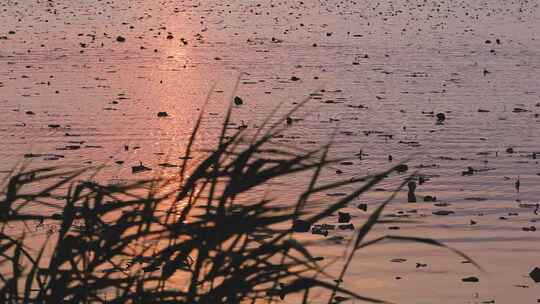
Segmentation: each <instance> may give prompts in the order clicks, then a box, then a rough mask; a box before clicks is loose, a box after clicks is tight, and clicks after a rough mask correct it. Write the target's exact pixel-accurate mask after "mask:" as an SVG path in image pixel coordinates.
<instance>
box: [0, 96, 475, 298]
mask: <svg viewBox="0 0 540 304" xmlns="http://www.w3.org/2000/svg"><path fill="white" fill-rule="evenodd" d="M299 106H301V104H300V105H299ZM296 109H297V108H295V109H293V111H295V110H296ZM291 113H292V112H291ZM291 113H288V115H286V116H284V117H285V118H283V119H281V120H278V121H277V122H276V123H275V124H272V125H270V124H269V123H268V122H266V123H265V125H264V130H265V133H264V134H261V133H262V131H261V132H258V133H257V134H256V135H255V136H256V137H255V138H250V140H247V139H246V137H247V136H246V134H245V131H244V130H241V129H240V130H236V131H234V133H233V134H227V131H226V130H227V128H226V127H227V126H228V125H229V121H230V114H231V110H230V109H229V111H228V113H227V115H226V119H225V121H224V124H223V129H222V132H221V134H220V137H219V140H218V142H217V145H216V147H215V148H214V149H213V150H211V151H209V152H208V153H207V154H206V156H205V158H204V159H202V160H200V161H195V160H192V158H191V156H192V155H191V154H192V149H193V144H194V142H195V141H196V137H197V134H198V131H199V128H200V125H201V118H199V120H198V121H197V123H196V126H195V128H194V131H193V133H192V136H191V139H190V140H189V142H188V144H187V149H186V152H185V155H184V156H183V157H182V159H183V163H182V165H181V167H180V170H179V172H178V176H177V177H175V178H174V179H162V178H156V179H152V180H146V181H141V182H133V183H131V184H128V185H101V184H98V183H96V182H91V181H83V182H81V181H77V179H78V178H79V177H80V176H81V174H82V173H83V171H69V172H66V171H63V170H61V169H59V168H45V169H40V170H34V171H30V172H23V173H20V174H17V175H14V176H12V177H10V178H9V179H8V180H7V181H6V182H5V183H6V185H5V187H4V188H5V190H4V192H3V196H2V198H1V201H0V209H1V213H0V227H1V230H0V267H1V268H0V269H1V271H0V300H1V301H2V302H3V303H21V302H24V303H173V302H175V303H208V304H214V303H256V302H259V301H260V302H273V301H276V300H278V299H284V298H286V297H287V295H289V294H291V293H297V294H299V295H303V300H302V301H303V302H304V303H307V302H308V300H307V299H308V296H309V290H311V289H313V288H321V289H325V290H327V291H328V296H329V300H328V303H333V302H334V297H335V296H336V294H342V295H347V296H348V297H352V298H356V299H360V300H365V301H367V302H373V303H383V301H380V300H377V299H372V298H368V297H364V296H362V295H359V294H357V293H355V292H353V291H350V290H346V289H345V288H342V287H341V282H342V280H343V278H344V276H345V272H346V270H347V268H348V267H349V263H350V262H351V259H352V257H353V255H354V254H355V252H356V251H357V250H359V249H361V248H363V247H366V246H369V245H372V244H375V243H377V242H379V241H382V240H383V239H384V238H379V239H375V240H369V241H366V240H365V237H366V236H367V235H368V234H369V232H370V230H371V229H372V227H373V226H374V225H375V224H376V223H377V222H379V219H380V217H381V214H382V211H383V209H384V207H385V206H386V204H387V203H388V202H389V201H387V202H385V203H384V204H382V205H380V206H379V207H378V208H377V209H376V210H375V211H374V212H373V213H372V214H371V216H370V217H369V219H368V220H367V221H366V222H365V223H364V224H363V226H361V227H360V229H358V230H357V231H356V233H355V236H354V237H355V239H354V241H353V242H352V244H353V245H352V247H351V248H350V250H349V254H348V256H347V259H346V261H345V265H344V267H343V271H342V272H341V274H340V275H339V277H338V278H333V277H331V276H330V275H329V274H327V273H325V270H324V267H322V266H321V265H320V264H319V262H318V260H316V259H314V258H313V257H312V256H311V254H310V251H309V246H308V244H306V243H304V242H301V241H299V240H297V239H296V238H295V237H296V236H297V235H296V234H295V233H294V232H293V230H292V228H291V227H292V226H293V222H295V221H298V220H299V219H302V221H303V223H305V224H307V225H311V224H314V223H316V222H318V221H320V220H322V219H325V218H326V217H328V216H330V215H332V214H334V213H335V212H337V211H338V210H340V209H341V208H343V207H345V206H347V204H349V203H350V202H351V201H353V200H354V199H356V198H357V197H358V196H360V195H362V194H363V193H365V192H367V191H369V190H370V189H371V188H373V186H375V185H376V184H377V183H378V182H380V181H381V180H382V179H384V178H385V177H387V176H388V175H390V174H392V173H393V172H394V171H395V168H391V169H389V170H388V171H386V172H382V173H381V174H377V175H373V176H366V177H363V178H355V179H347V180H343V181H338V182H331V183H328V184H320V181H319V176H320V174H321V171H322V170H323V169H324V168H325V167H327V166H329V165H331V164H332V163H334V162H335V161H337V160H328V146H324V147H322V148H321V149H318V150H315V151H303V152H302V151H296V152H291V151H293V150H291V149H289V148H284V147H281V146H279V145H271V141H272V138H274V137H275V136H276V135H278V134H280V132H282V131H283V128H287V127H291V126H288V124H286V123H284V121H285V119H286V117H289V116H290V114H291ZM306 171H311V172H312V174H313V175H312V178H311V180H310V181H309V183H308V184H307V185H306V190H305V191H304V192H303V194H301V195H300V196H299V198H298V200H297V202H296V203H295V204H291V206H290V207H282V206H281V207H280V206H277V204H275V203H273V202H272V201H271V200H267V199H264V198H261V199H259V200H255V201H253V200H249V201H245V200H242V201H238V202H237V200H239V199H238V197H240V196H242V194H246V193H248V192H249V191H251V190H253V189H254V188H256V187H258V186H261V185H265V184H267V183H268V182H269V181H270V180H274V179H276V178H286V177H287V176H289V175H291V174H294V173H298V172H306ZM408 181H409V180H406V181H405V184H406V183H407V182H408ZM36 185H37V186H41V187H42V188H43V189H42V190H35V191H34V192H33V193H31V194H26V193H25V192H24V189H28V188H31V189H35V188H33V186H36ZM44 185H46V186H44ZM354 185H356V186H355V187H356V188H355V190H354V191H352V192H350V194H348V195H346V196H344V197H341V198H338V199H334V201H329V202H328V203H327V204H325V205H324V206H323V207H322V211H321V210H319V211H315V210H312V209H309V210H308V209H307V206H308V205H309V201H310V198H311V196H312V195H315V194H318V193H321V192H323V191H328V190H332V189H335V188H338V187H343V186H354ZM66 187H67V190H65V193H64V194H63V195H60V194H59V191H60V190H61V189H65V188H66ZM164 189H168V190H164ZM171 189H172V190H171ZM319 206H320V205H319ZM30 207H31V208H30ZM32 210H33V211H34V212H31V211H32ZM36 210H41V211H36ZM43 210H48V211H47V212H48V213H47V214H43V213H40V212H44V211H43ZM29 222H33V223H37V225H44V224H48V223H54V224H55V225H56V227H57V229H56V230H52V231H48V233H46V234H45V235H44V236H42V237H41V239H40V241H39V242H38V244H39V245H38V247H37V249H36V248H35V244H34V245H29V241H28V236H27V234H26V233H19V234H17V233H14V232H12V230H13V229H11V230H10V227H13V226H14V225H15V226H17V225H20V226H21V227H24V225H27V224H28V223H29ZM386 238H392V239H399V240H407V241H415V242H421V243H427V244H432V245H437V246H444V245H442V244H440V243H438V242H436V241H434V240H430V239H422V238H406V237H396V236H387V237H386ZM34 242H35V238H34ZM47 248H49V249H47ZM458 253H459V252H458ZM459 254H460V255H462V256H464V255H463V254H461V253H459ZM464 257H465V256H464ZM465 258H467V257H465ZM467 259H468V258H467ZM336 279H337V280H336ZM336 282H338V283H336ZM300 298H302V297H300Z"/></svg>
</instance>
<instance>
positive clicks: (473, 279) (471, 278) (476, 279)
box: [461, 277, 480, 283]
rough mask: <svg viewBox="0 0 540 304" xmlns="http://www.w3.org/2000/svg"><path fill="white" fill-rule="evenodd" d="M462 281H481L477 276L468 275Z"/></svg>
mask: <svg viewBox="0 0 540 304" xmlns="http://www.w3.org/2000/svg"><path fill="white" fill-rule="evenodd" d="M461 281H463V282H467V283H476V282H480V280H479V279H478V278H477V277H466V278H463V279H461Z"/></svg>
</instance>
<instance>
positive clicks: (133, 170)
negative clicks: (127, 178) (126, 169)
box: [131, 162, 152, 174]
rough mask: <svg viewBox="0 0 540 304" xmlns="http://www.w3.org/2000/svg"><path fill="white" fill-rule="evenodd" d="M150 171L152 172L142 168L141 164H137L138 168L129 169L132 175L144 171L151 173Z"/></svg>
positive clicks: (144, 167)
mask: <svg viewBox="0 0 540 304" xmlns="http://www.w3.org/2000/svg"><path fill="white" fill-rule="evenodd" d="M151 170H152V169H151V168H148V167H146V166H144V165H143V163H142V162H139V165H138V166H133V167H131V173H133V174H136V173H141V172H145V171H151Z"/></svg>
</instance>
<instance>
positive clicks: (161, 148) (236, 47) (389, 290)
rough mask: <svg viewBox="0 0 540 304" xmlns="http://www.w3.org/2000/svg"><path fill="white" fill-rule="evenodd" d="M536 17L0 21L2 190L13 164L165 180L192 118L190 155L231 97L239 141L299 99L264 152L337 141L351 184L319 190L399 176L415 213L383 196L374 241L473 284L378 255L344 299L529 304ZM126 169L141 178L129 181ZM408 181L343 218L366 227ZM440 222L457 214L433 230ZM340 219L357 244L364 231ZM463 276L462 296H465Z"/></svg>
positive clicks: (228, 13) (317, 11)
mask: <svg viewBox="0 0 540 304" xmlns="http://www.w3.org/2000/svg"><path fill="white" fill-rule="evenodd" d="M538 16H540V15H539V10H538V2H537V1H513V2H510V1H500V0H495V1H489V2H485V1H476V0H468V1H456V2H454V1H433V2H424V1H406V0H396V1H389V2H377V1H371V0H368V1H358V2H354V1H339V2H333V1H322V0H321V1H312V0H304V1H294V2H291V1H258V0H257V1H236V0H231V1H215V0H208V1H159V2H157V1H129V2H126V1H117V0H114V1H107V2H105V1H96V0H90V1H66V0H60V1H54V2H52V1H39V2H36V1H20V2H13V1H4V2H2V3H1V4H0V20H1V21H2V30H0V66H1V67H2V69H0V139H1V142H2V144H1V145H0V156H1V160H0V178H1V177H6V176H8V175H10V174H11V173H12V170H13V169H14V168H17V166H18V165H20V164H21V163H24V164H25V165H26V166H27V167H28V168H34V167H42V166H50V165H54V166H57V165H58V166H67V167H73V166H99V165H104V168H103V169H102V170H101V171H100V173H99V175H98V177H97V178H99V179H101V180H104V181H107V182H118V181H123V180H132V179H135V178H141V177H143V178H145V177H151V176H153V175H154V174H155V172H156V171H157V167H158V164H160V163H163V162H169V163H172V164H178V163H179V162H180V160H178V156H179V155H181V153H182V152H183V151H184V150H183V149H184V147H185V142H186V140H187V139H188V137H189V134H190V132H191V130H192V127H193V125H194V122H195V120H196V119H197V117H198V116H199V115H200V113H201V109H202V108H203V106H204V104H205V103H206V102H207V101H208V105H207V106H206V110H205V113H206V115H205V116H204V117H205V118H204V121H203V122H204V128H203V129H202V131H201V136H200V137H199V140H198V141H197V145H196V146H197V149H203V148H208V146H209V145H210V144H211V143H214V142H215V139H216V137H217V136H218V134H219V133H218V132H219V129H220V126H221V123H222V122H223V119H224V116H225V113H226V109H227V107H228V106H229V104H230V102H231V99H232V98H233V97H234V96H241V97H242V99H243V100H244V104H243V105H242V106H235V107H233V122H235V123H236V124H238V125H240V124H241V123H242V122H243V123H244V124H246V125H247V130H246V131H247V132H254V131H255V130H256V129H257V126H260V125H261V124H262V122H263V121H264V119H265V118H267V117H268V116H269V115H272V113H273V110H274V109H275V108H276V107H277V106H278V105H279V104H282V106H281V108H280V110H279V111H278V112H277V114H275V116H274V117H279V116H280V115H283V113H285V112H286V111H287V110H288V109H290V108H292V107H293V106H294V105H295V103H297V102H301V101H302V100H305V99H306V98H309V99H310V100H309V101H308V102H307V104H306V105H305V106H304V107H303V108H302V110H301V113H297V114H296V113H295V114H294V115H293V118H299V119H298V120H297V121H295V122H294V123H293V126H291V127H290V128H288V129H286V130H285V131H284V137H283V138H281V139H277V140H276V142H277V143H281V144H288V145H291V146H297V147H300V148H303V149H308V150H310V149H315V148H317V147H320V146H322V145H324V144H326V143H327V142H328V141H329V140H330V138H331V135H332V134H333V133H335V137H334V140H333V145H332V148H331V155H332V156H333V157H336V158H338V157H347V158H351V160H352V164H349V165H340V164H336V165H334V166H332V167H331V168H329V169H328V170H327V171H326V172H325V174H324V177H323V178H324V179H325V180H337V179H343V178H351V177H358V176H362V175H365V174H370V173H376V172H381V171H383V170H385V169H388V168H390V167H391V166H392V165H395V164H397V163H399V162H400V161H406V160H407V161H408V165H409V167H410V169H409V172H412V171H415V170H418V173H419V174H421V175H423V176H425V177H426V178H427V179H428V181H427V182H426V183H424V184H422V185H418V187H417V191H416V192H417V195H418V203H407V193H406V191H400V193H399V194H398V196H397V198H396V199H395V200H394V201H393V202H392V204H391V205H390V206H389V208H388V209H387V211H386V212H385V214H386V216H389V219H395V217H397V218H400V219H407V220H411V222H410V223H407V224H399V225H398V226H399V227H400V229H399V230H393V229H389V227H391V226H396V224H381V225H379V226H378V227H377V228H376V231H375V233H374V234H373V236H377V235H381V234H386V233H389V234H398V235H412V236H422V237H433V238H436V239H438V240H441V241H443V242H444V243H445V244H447V245H449V246H452V247H454V248H456V249H459V250H461V251H464V252H465V253H467V254H468V255H470V256H471V257H472V258H474V259H475V260H476V261H477V262H478V263H479V264H480V265H482V267H484V268H485V270H486V272H485V273H482V272H480V271H478V270H477V269H475V268H474V267H473V266H472V265H471V264H464V263H462V259H461V258H460V257H458V256H456V255H454V254H452V253H451V252H449V251H447V250H444V249H440V248H433V247H428V246H425V245H412V244H411V245H405V244H402V243H400V244H395V243H391V244H386V245H381V246H379V247H373V248H370V249H367V250H362V251H361V252H359V253H358V254H357V255H356V257H355V259H354V262H353V264H352V267H351V269H350V270H349V272H348V273H349V275H348V276H347V278H346V280H345V286H346V287H348V288H350V289H352V290H355V291H356V292H358V293H361V294H363V295H367V296H372V297H377V298H381V299H385V300H389V301H394V302H399V303H508V302H510V301H513V302H515V303H536V302H537V301H538V300H537V299H540V289H539V287H538V286H537V285H535V283H534V281H532V280H531V279H530V278H529V277H528V273H529V272H530V271H531V270H532V269H533V268H534V267H537V266H540V261H539V260H538V254H539V252H540V242H539V241H540V235H539V233H540V231H525V230H524V229H523V228H530V227H535V226H537V223H536V221H537V220H538V219H540V217H539V216H538V215H537V214H536V213H535V205H536V204H537V203H538V202H539V201H540V199H539V197H538V196H539V195H540V190H539V188H538V185H539V184H540V165H539V164H538V161H537V159H536V153H540V144H539V143H540V132H539V131H538V125H539V122H540V118H539V117H537V114H536V113H540V97H539V91H540V82H539V79H538V76H539V75H540V36H539V35H538V32H539V31H540V19H539V18H538ZM118 36H122V37H124V38H125V41H124V42H118V41H117V37H118ZM293 77H296V78H293ZM161 111H166V112H167V113H168V117H165V118H159V117H157V113H158V112H161ZM437 113H444V114H445V117H446V120H445V121H444V123H442V124H437V123H436V122H437V118H436V117H435V114H437ZM55 125H58V126H55ZM360 151H362V157H361V158H359V157H358V153H359V152H360ZM509 152H512V153H509ZM389 155H391V156H392V159H393V160H392V162H390V161H389ZM539 157H540V155H539ZM117 161H123V162H124V163H123V164H117V163H116V162H117ZM139 162H142V163H143V164H144V165H146V166H148V167H151V168H155V169H156V170H154V171H151V172H148V173H144V174H140V175H136V176H134V175H132V174H131V166H135V165H137V164H139ZM468 167H471V168H472V171H470V170H469V169H468ZM336 170H341V171H342V173H341V174H339V175H338V174H336V173H335V172H336ZM464 171H466V172H467V171H468V172H471V173H472V175H468V174H466V175H463V172H464ZM163 172H164V174H166V175H173V174H174V172H175V169H174V168H169V169H163ZM406 176H407V175H394V176H392V177H390V178H389V179H387V180H385V181H384V182H383V183H381V184H380V185H379V186H378V188H379V189H377V190H378V191H374V192H372V193H368V194H366V195H365V196H362V197H360V198H359V199H358V200H357V202H355V204H356V203H358V204H359V203H366V204H368V212H369V211H372V210H374V206H376V205H377V203H379V202H381V201H382V200H383V199H384V198H386V197H388V196H389V195H390V194H391V193H392V191H393V189H395V188H396V187H397V185H398V184H399V183H400V182H401V181H402V180H403V179H404V178H405V177H406ZM518 177H519V180H520V189H519V190H520V191H519V193H517V191H516V189H515V182H516V181H517V179H518ZM306 183H307V179H306V177H305V176H299V177H297V178H296V179H294V180H291V181H288V185H287V186H285V185H282V184H271V185H269V189H263V191H269V190H272V189H275V188H276V187H277V188H280V187H282V188H283V189H284V191H281V192H280V195H279V196H276V195H275V197H274V198H275V199H276V201H279V202H282V203H284V204H287V203H288V202H294V198H295V194H296V193H297V191H295V190H298V189H303V188H302V187H305V186H306ZM349 190H352V188H351V189H349ZM327 194H329V195H332V193H327ZM426 195H431V196H436V197H437V202H424V201H423V199H422V198H423V197H424V196H426ZM328 198H329V199H330V198H331V197H330V196H328ZM441 210H444V211H453V212H454V213H453V214H450V215H447V216H441V215H436V214H433V212H436V211H441ZM346 211H348V212H351V214H352V215H353V223H355V225H357V226H359V225H360V224H361V222H362V220H363V219H365V218H366V217H367V216H368V214H369V213H366V212H364V211H362V210H359V209H358V208H356V205H351V206H350V207H349V208H347V210H346ZM336 221H337V219H335V218H330V219H328V221H327V222H328V223H333V222H336ZM538 228H540V226H539V227H538ZM528 230H530V229H528ZM332 235H342V236H345V237H351V236H352V235H353V232H350V231H349V232H344V231H338V232H334V233H332ZM318 239H320V238H318ZM343 250H345V245H344V244H336V243H332V242H326V243H323V244H321V245H320V246H318V247H316V248H314V251H315V252H316V253H320V254H322V255H325V256H327V257H332V256H340V255H341V254H342V253H343ZM395 259H400V260H395ZM391 260H394V262H392V261H391ZM417 263H420V264H427V265H426V266H425V267H423V266H422V265H420V267H417V266H418V265H417ZM333 267H337V266H333ZM333 267H330V268H329V271H330V272H333V273H337V268H333ZM469 276H476V277H478V278H479V282H477V283H466V282H462V279H463V278H465V277H469ZM398 277H399V278H398ZM491 301H494V302H491Z"/></svg>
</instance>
